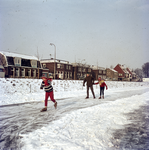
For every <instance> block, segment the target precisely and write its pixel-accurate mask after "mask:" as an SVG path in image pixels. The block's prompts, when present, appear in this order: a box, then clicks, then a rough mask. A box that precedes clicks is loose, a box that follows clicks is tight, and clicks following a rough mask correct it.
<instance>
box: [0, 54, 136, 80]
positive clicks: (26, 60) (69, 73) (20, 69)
mask: <svg viewBox="0 0 149 150" xmlns="http://www.w3.org/2000/svg"><path fill="white" fill-rule="evenodd" d="M0 59H1V61H0V63H1V65H3V66H4V68H5V77H12V78H41V76H42V75H44V76H46V77H49V76H50V75H52V76H53V75H54V70H55V78H56V79H67V80H72V79H74V80H79V79H84V77H85V76H86V73H87V72H89V73H90V74H91V75H92V76H93V77H94V78H95V79H96V80H97V79H98V77H101V78H103V79H108V80H114V81H118V80H121V81H134V80H136V75H135V73H133V72H132V71H131V70H130V69H129V68H127V67H125V66H123V65H120V64H118V65H117V66H116V67H115V68H114V69H110V68H106V69H105V68H103V67H99V66H90V65H86V64H81V63H72V64H70V63H69V62H68V61H64V60H58V59H56V60H54V59H42V60H40V61H39V60H38V59H37V58H36V57H35V56H28V55H23V54H17V53H10V52H0Z"/></svg>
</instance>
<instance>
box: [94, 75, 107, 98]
mask: <svg viewBox="0 0 149 150" xmlns="http://www.w3.org/2000/svg"><path fill="white" fill-rule="evenodd" d="M94 84H99V86H100V97H99V99H101V96H102V97H103V99H104V88H105V87H106V90H107V89H108V87H107V85H106V83H105V82H104V80H102V79H101V77H99V78H98V82H97V83H94Z"/></svg>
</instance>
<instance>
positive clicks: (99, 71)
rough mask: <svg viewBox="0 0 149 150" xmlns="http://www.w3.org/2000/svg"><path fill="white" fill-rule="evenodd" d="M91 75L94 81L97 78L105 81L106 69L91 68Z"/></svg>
mask: <svg viewBox="0 0 149 150" xmlns="http://www.w3.org/2000/svg"><path fill="white" fill-rule="evenodd" d="M92 75H93V77H94V78H95V80H98V78H99V77H101V78H102V79H106V69H105V68H103V67H98V66H92Z"/></svg>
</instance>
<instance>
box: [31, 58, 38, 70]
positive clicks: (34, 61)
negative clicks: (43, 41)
mask: <svg viewBox="0 0 149 150" xmlns="http://www.w3.org/2000/svg"><path fill="white" fill-rule="evenodd" d="M31 65H32V67H33V68H37V61H36V60H31Z"/></svg>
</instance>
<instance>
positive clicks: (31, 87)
mask: <svg viewBox="0 0 149 150" xmlns="http://www.w3.org/2000/svg"><path fill="white" fill-rule="evenodd" d="M41 82H42V80H41V79H16V78H6V79H5V78H0V91H1V95H0V105H7V104H15V103H24V102H32V101H43V100H44V95H45V92H44V91H43V90H40V84H41ZM106 83H107V86H108V88H109V90H110V89H117V90H124V89H130V88H131V90H133V89H134V90H135V89H136V88H137V87H141V88H145V87H149V83H146V82H118V81H107V82H106ZM52 84H53V87H54V93H55V99H61V98H66V97H78V96H81V95H84V96H86V87H83V81H80V80H53V82H52ZM109 90H108V91H109ZM77 91H79V92H77ZM94 91H95V94H96V93H99V85H94ZM76 93H77V94H76ZM12 95H13V96H12Z"/></svg>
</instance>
